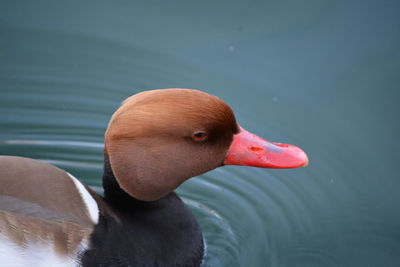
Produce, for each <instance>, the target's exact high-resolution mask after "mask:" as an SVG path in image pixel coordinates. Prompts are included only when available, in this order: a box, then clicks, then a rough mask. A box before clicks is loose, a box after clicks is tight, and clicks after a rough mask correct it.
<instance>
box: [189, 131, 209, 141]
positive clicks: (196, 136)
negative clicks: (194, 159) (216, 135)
mask: <svg viewBox="0 0 400 267" xmlns="http://www.w3.org/2000/svg"><path fill="white" fill-rule="evenodd" d="M192 138H193V140H194V141H197V142H202V141H204V140H206V139H207V134H206V133H205V132H194V133H193V135H192Z"/></svg>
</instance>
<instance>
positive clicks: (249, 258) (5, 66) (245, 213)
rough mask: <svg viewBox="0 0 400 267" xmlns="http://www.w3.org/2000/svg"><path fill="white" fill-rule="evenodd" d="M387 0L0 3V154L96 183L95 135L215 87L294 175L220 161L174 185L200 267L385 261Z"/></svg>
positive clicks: (393, 87) (389, 108) (391, 45)
mask: <svg viewBox="0 0 400 267" xmlns="http://www.w3.org/2000/svg"><path fill="white" fill-rule="evenodd" d="M399 11H400V5H399V3H398V2H397V1H363V2H359V1H335V2H329V1H317V0H315V1H312V0H308V1H300V2H299V1H294V0H293V1H289V0H286V1H264V2H257V1H253V2H249V1H217V2H216V1H198V2H195V1H146V2H145V1H142V2H141V3H139V2H138V1H135V2H133V1H132V2H129V1H118V2H117V1H92V2H90V1H86V2H80V1H79V2H78V1H68V2H66V1H65V2H63V3H60V2H54V1H30V2H28V1H26V2H24V3H23V2H17V1H2V2H1V3H0V114H1V115H0V154H7V155H20V156H26V157H31V158H36V159H40V160H44V161H47V162H50V163H53V164H55V165H57V166H59V167H61V168H64V169H66V170H68V171H69V172H71V173H73V174H74V175H75V176H77V177H79V178H80V179H81V180H82V181H83V182H85V183H87V184H89V185H90V186H92V187H93V188H94V189H95V190H97V191H98V192H101V183H100V177H101V165H102V143H103V133H104V130H105V127H106V125H107V122H108V119H109V117H110V115H111V114H112V112H113V111H114V110H115V109H116V108H117V107H118V105H119V103H120V101H122V100H123V99H124V98H126V97H127V96H129V95H131V94H134V93H136V92H139V91H142V90H148V89H154V88H167V87H188V88H199V89H203V90H206V91H208V92H210V93H212V94H215V95H218V96H219V97H221V98H222V99H224V100H225V101H226V102H228V103H229V104H230V105H231V106H232V108H233V109H234V110H235V113H236V115H237V118H238V120H239V122H240V124H241V125H242V126H243V127H245V128H247V129H248V130H250V131H252V132H254V133H257V134H258V135H260V136H263V137H265V138H267V139H269V140H271V141H278V142H285V143H291V144H295V145H298V146H300V147H302V148H303V149H304V150H305V151H306V152H307V153H308V154H309V157H310V161H311V164H310V166H309V167H307V168H302V169H296V170H262V169H254V168H246V167H234V166H230V167H223V168H220V169H217V170H215V171H212V172H210V173H207V174H205V175H202V176H200V177H197V178H195V179H192V180H190V181H188V182H186V183H185V184H184V185H183V186H182V187H180V188H179V190H178V193H179V194H180V196H181V197H182V198H184V200H185V202H186V203H187V204H188V205H189V206H190V208H191V209H192V210H193V212H194V213H195V215H196V217H197V219H198V221H199V222H200V224H201V226H202V228H203V232H204V236H205V239H206V244H207V252H206V256H205V263H204V266H229V267H231V266H246V267H247V266H304V267H310V266H352V267H355V266H360V267H361V266H362V267H365V266H371V267H373V266H385V267H390V266H399V265H400V212H399V206H398V205H399V201H400V194H399V193H398V190H399V188H400V179H398V178H399V172H400V167H399V164H398V159H399V156H398V151H400V142H399V139H398V138H399V136H400V131H399V130H400V129H399V123H398V121H399V120H398V116H399V111H400V110H399V105H398V99H399V97H400V93H399V90H398V87H399V86H398V85H399V84H400V73H399V72H400V53H399V49H398V48H399V47H400V38H399V33H400V32H399V29H400V19H399V16H398V14H399Z"/></svg>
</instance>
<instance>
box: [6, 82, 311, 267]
mask: <svg viewBox="0 0 400 267" xmlns="http://www.w3.org/2000/svg"><path fill="white" fill-rule="evenodd" d="M104 140H105V145H104V168H103V177H102V182H103V188H104V194H103V195H99V194H97V193H95V192H94V191H93V190H92V189H91V188H90V187H88V186H87V185H84V184H83V183H81V182H80V181H79V180H78V179H77V178H75V177H74V176H73V175H72V174H70V173H68V172H66V171H64V170H61V169H59V168H57V167H55V166H52V165H50V164H47V163H44V162H41V161H38V160H34V159H29V158H24V157H18V156H8V155H4V156H0V259H1V266H146V267H149V266H188V267H190V266H200V265H201V263H202V259H203V254H204V241H203V236H202V232H201V229H200V226H199V224H198V223H197V221H196V219H195V217H194V216H193V214H192V213H191V211H190V210H189V209H188V207H187V206H186V205H185V204H184V202H183V201H182V200H181V198H180V197H179V196H178V195H177V194H176V193H175V192H174V190H175V189H176V188H177V187H178V186H179V185H181V184H182V183H184V182H185V181H187V180H188V179H190V178H192V177H194V176H198V175H200V174H203V173H205V172H208V171H210V170H213V169H215V168H218V167H221V166H224V165H242V166H252V167H261V168H297V167H303V166H307V164H308V157H307V155H306V153H305V152H304V151H303V150H302V149H300V148H299V147H297V146H294V145H289V144H282V143H274V142H269V141H267V140H265V139H263V138H261V137H258V136H257V135H255V134H252V133H251V132H249V131H247V130H245V129H244V128H242V127H241V126H240V125H239V124H238V123H237V121H236V118H235V115H234V113H233V111H232V109H231V108H230V107H229V105H228V104H226V103H225V102H224V101H222V100H221V99H219V98H218V97H216V96H213V95H211V94H208V93H206V92H203V91H200V90H194V89H182V88H170V89H157V90H149V91H143V92H140V93H137V94H134V95H133V96H130V97H128V98H127V99H126V100H125V101H123V102H122V104H121V105H120V107H119V108H118V109H117V110H116V111H115V113H114V114H113V115H112V117H111V119H110V121H109V123H108V127H107V130H106V132H105V138H104Z"/></svg>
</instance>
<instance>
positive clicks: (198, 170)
mask: <svg viewBox="0 0 400 267" xmlns="http://www.w3.org/2000/svg"><path fill="white" fill-rule="evenodd" d="M105 153H106V154H107V156H108V158H109V160H110V165H111V168H112V170H113V173H114V175H115V178H116V180H117V182H118V184H119V186H120V187H121V188H122V189H123V190H124V191H125V192H127V193H128V194H129V195H131V196H132V197H134V198H136V199H139V200H144V201H153V200H157V199H160V198H161V197H163V196H165V195H166V194H168V193H169V192H171V191H173V190H174V189H175V188H177V187H178V186H179V185H180V184H181V183H183V182H184V181H186V180H187V179H189V178H191V177H193V176H196V175H199V174H202V173H204V172H207V171H210V170H212V169H214V168H217V167H219V166H222V165H245V166H254V167H263V168H295V167H301V166H306V165H307V164H308V159H307V155H306V154H305V153H304V152H303V151H302V150H301V149H300V148H298V147H296V146H292V145H286V144H280V143H271V142H268V141H266V140H264V139H262V138H260V137H258V136H256V135H254V134H251V133H249V132H248V131H246V130H244V129H243V128H241V127H240V126H239V125H238V124H237V122H236V119H235V116H234V114H233V112H232V110H231V108H230V107H229V106H228V105H227V104H226V103H224V102H223V101H222V100H220V99H219V98H217V97H215V96H212V95H209V94H207V93H205V92H202V91H198V90H191V89H161V90H152V91H145V92H141V93H139V94H136V95H133V96H131V97H129V98H128V99H126V100H125V101H124V102H123V103H122V105H121V107H120V108H119V109H118V110H117V111H116V112H115V113H114V115H113V116H112V118H111V120H110V122H109V125H108V128H107V131H106V134H105Z"/></svg>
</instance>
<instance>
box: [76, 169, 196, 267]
mask: <svg viewBox="0 0 400 267" xmlns="http://www.w3.org/2000/svg"><path fill="white" fill-rule="evenodd" d="M106 163H107V162H106ZM107 167H109V166H107V164H106V165H105V172H104V177H103V183H104V189H105V198H104V200H105V202H106V203H107V206H109V209H110V210H111V211H112V212H113V213H114V214H113V215H112V214H111V213H110V212H107V211H106V212H102V213H103V214H101V215H100V218H99V223H98V224H97V226H96V227H95V229H94V232H93V234H92V236H91V240H90V241H91V244H90V249H89V250H87V251H86V252H85V253H84V254H83V255H82V258H81V261H82V266H90V267H92V266H132V267H142V266H143V267H144V266H146V267H152V266H160V267H161V266H187V267H190V266H200V264H201V261H202V257H203V238H202V234H201V230H200V227H199V225H198V224H197V222H196V220H195V218H194V216H193V215H192V213H191V212H190V210H189V209H188V208H187V207H186V206H185V204H184V203H183V202H182V200H181V199H180V198H179V197H178V196H177V195H176V194H175V193H170V194H169V195H167V196H165V197H163V198H162V199H160V200H157V201H154V202H144V201H140V200H136V199H134V198H132V197H130V196H129V195H128V194H126V193H125V192H124V191H123V190H121V189H120V188H119V186H118V185H117V184H116V182H115V178H114V177H113V175H112V173H110V172H111V169H108V170H107Z"/></svg>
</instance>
